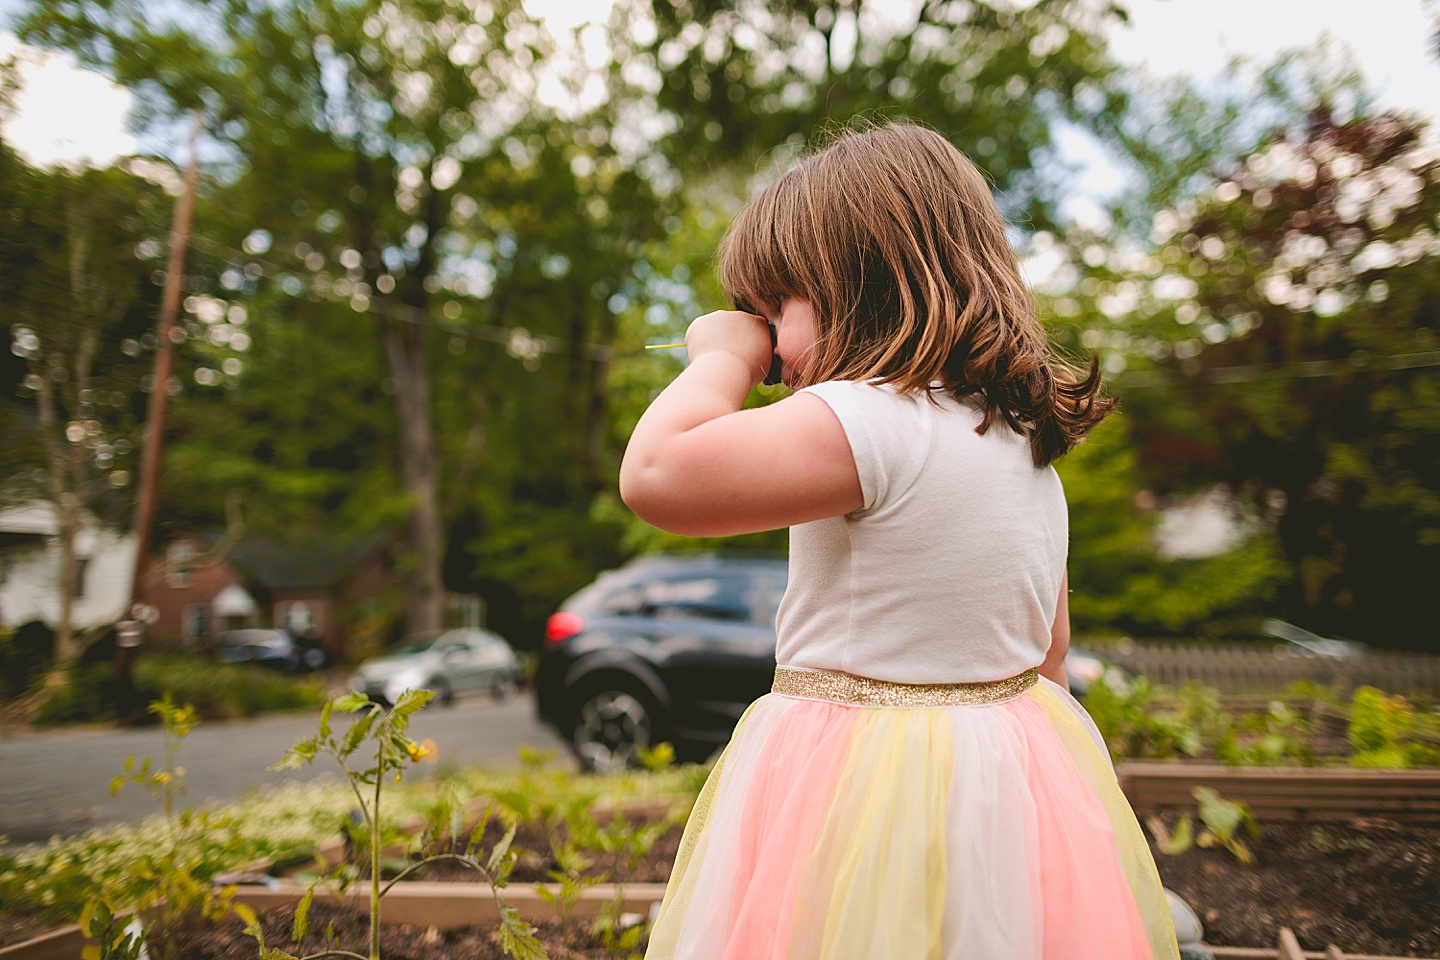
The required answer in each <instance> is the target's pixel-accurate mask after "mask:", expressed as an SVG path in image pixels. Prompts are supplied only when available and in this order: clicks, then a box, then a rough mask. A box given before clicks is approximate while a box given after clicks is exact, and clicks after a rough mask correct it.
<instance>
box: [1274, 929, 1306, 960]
mask: <svg viewBox="0 0 1440 960" xmlns="http://www.w3.org/2000/svg"><path fill="white" fill-rule="evenodd" d="M1275 956H1276V957H1277V958H1278V960H1305V951H1304V950H1301V949H1300V941H1299V940H1296V939H1295V931H1293V930H1291V929H1290V928H1289V927H1281V928H1280V940H1279V942H1278V943H1276V944H1275Z"/></svg>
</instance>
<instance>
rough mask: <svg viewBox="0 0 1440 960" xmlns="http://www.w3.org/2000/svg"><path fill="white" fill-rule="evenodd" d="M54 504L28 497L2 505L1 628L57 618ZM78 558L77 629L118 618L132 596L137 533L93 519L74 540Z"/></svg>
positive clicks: (53, 622) (87, 519)
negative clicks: (28, 498) (24, 500)
mask: <svg viewBox="0 0 1440 960" xmlns="http://www.w3.org/2000/svg"><path fill="white" fill-rule="evenodd" d="M57 528H58V524H57V523H56V519H55V510H54V507H53V506H52V505H51V504H49V503H47V502H45V501H32V502H30V503H25V504H21V505H18V506H13V507H7V508H3V509H0V626H4V627H7V628H10V629H14V628H15V627H18V626H19V625H21V624H23V623H29V622H30V621H32V620H40V621H43V622H44V623H46V624H48V625H49V626H50V627H51V628H54V627H55V626H56V625H57V624H58V622H59V619H60V538H59V536H58V535H57V533H56V530H57ZM75 546H76V553H77V556H78V557H79V560H80V570H79V574H80V576H79V578H78V583H77V584H76V590H75V606H74V607H73V614H72V617H73V619H74V626H75V628H76V629H78V630H84V629H87V628H89V627H96V626H103V625H105V624H109V623H114V622H115V621H117V620H119V619H121V617H122V616H123V614H124V613H125V606H126V604H127V603H128V602H129V600H130V578H131V574H132V571H133V569H134V566H135V537H134V536H133V535H132V534H131V533H130V532H128V531H126V532H124V533H121V532H118V531H114V530H110V529H107V528H105V527H103V526H101V525H100V524H99V523H97V522H96V521H95V520H94V518H92V517H89V516H87V517H85V518H84V520H82V522H81V527H80V535H79V537H77V538H76V544H75Z"/></svg>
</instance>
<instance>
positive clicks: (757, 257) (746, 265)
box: [719, 176, 804, 313]
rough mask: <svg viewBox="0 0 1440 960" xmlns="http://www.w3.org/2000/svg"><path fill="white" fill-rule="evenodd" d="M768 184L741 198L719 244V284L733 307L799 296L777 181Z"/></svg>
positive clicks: (757, 307) (751, 308)
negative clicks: (747, 199) (744, 201)
mask: <svg viewBox="0 0 1440 960" xmlns="http://www.w3.org/2000/svg"><path fill="white" fill-rule="evenodd" d="M788 179H789V177H788V176H787V177H782V178H781V179H780V180H777V181H776V182H774V183H772V184H770V185H769V186H768V187H766V188H765V189H764V190H763V191H761V192H760V193H759V194H758V195H756V197H755V198H754V199H753V200H751V201H750V202H749V203H747V204H746V205H745V206H744V207H743V208H742V209H741V210H740V212H739V213H738V214H736V216H735V219H734V221H732V222H731V224H730V229H729V231H728V232H727V233H726V235H725V239H724V241H723V242H722V244H721V246H720V264H719V268H720V269H719V273H720V286H721V287H722V288H724V290H725V293H726V294H727V295H728V296H729V297H730V299H731V300H732V301H733V302H734V303H735V306H736V307H737V308H738V309H741V310H745V311H747V312H750V313H762V312H764V309H765V308H766V307H774V308H778V307H779V304H780V301H781V300H783V299H784V298H786V297H790V296H803V295H804V294H803V292H802V291H801V290H800V288H799V285H798V284H797V282H796V280H797V278H798V277H800V276H802V275H803V273H802V271H801V269H800V268H799V265H798V264H795V263H792V262H791V261H790V254H791V253H792V251H793V250H794V249H795V246H796V244H795V243H794V239H793V237H792V236H790V234H791V230H790V229H789V227H790V226H791V223H790V219H791V218H790V216H789V215H788V214H789V211H788V210H787V209H786V208H787V207H789V206H790V204H787V203H785V199H786V197H785V196H784V195H783V184H784V182H785V181H786V180H788Z"/></svg>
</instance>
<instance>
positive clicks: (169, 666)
mask: <svg viewBox="0 0 1440 960" xmlns="http://www.w3.org/2000/svg"><path fill="white" fill-rule="evenodd" d="M135 685H136V686H137V687H138V688H139V689H140V690H141V691H142V692H144V693H146V694H153V696H155V697H160V696H165V695H168V696H170V697H172V698H173V699H175V700H179V701H182V702H189V703H198V704H201V705H202V706H201V708H200V710H201V716H203V717H204V718H206V719H221V718H226V717H251V716H254V715H255V714H258V713H265V712H268V711H272V710H295V709H300V708H302V707H315V706H319V705H320V704H322V703H324V702H325V686H324V681H323V680H321V679H319V678H313V679H299V678H295V677H289V676H286V675H284V674H281V673H277V672H276V671H274V670H266V669H264V668H261V667H254V666H249V667H246V666H231V665H228V664H217V663H215V662H214V661H212V660H209V659H207V658H204V657H199V656H196V655H193V654H161V655H153V656H148V657H144V658H142V659H141V660H139V661H138V662H137V663H136V665H135Z"/></svg>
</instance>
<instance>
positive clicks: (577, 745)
mask: <svg viewBox="0 0 1440 960" xmlns="http://www.w3.org/2000/svg"><path fill="white" fill-rule="evenodd" d="M583 690H584V692H582V693H580V695H579V696H578V697H576V701H577V702H578V703H579V704H580V706H579V708H578V709H577V710H576V711H575V716H574V718H573V720H572V721H571V723H570V748H571V750H573V751H574V753H575V758H576V759H577V760H579V761H580V769H582V770H584V771H586V772H587V773H589V772H600V773H611V772H615V771H619V770H623V769H625V768H626V767H635V766H639V764H640V756H639V749H638V748H640V747H653V746H654V745H655V744H657V743H661V742H663V741H664V740H666V739H668V737H667V730H666V727H667V726H668V724H667V723H666V721H665V718H664V714H663V712H662V711H661V709H660V705H659V704H658V703H656V702H655V698H654V697H653V696H652V695H651V694H650V693H649V691H647V690H645V689H644V688H643V687H642V686H641V685H640V684H639V683H638V682H636V681H633V680H625V679H621V678H614V679H606V680H603V681H597V682H595V683H592V684H588V685H586V686H585V687H584V688H583Z"/></svg>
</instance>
